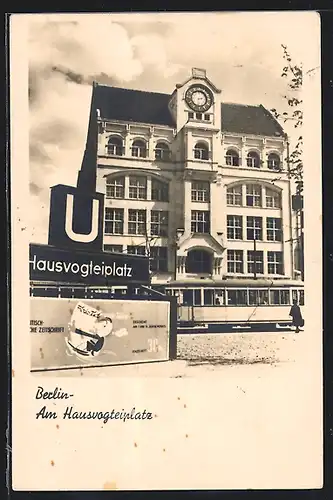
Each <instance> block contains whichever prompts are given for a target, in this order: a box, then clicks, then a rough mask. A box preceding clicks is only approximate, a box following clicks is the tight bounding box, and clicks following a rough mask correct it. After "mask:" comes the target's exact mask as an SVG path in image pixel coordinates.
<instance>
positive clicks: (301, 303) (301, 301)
mask: <svg viewBox="0 0 333 500" xmlns="http://www.w3.org/2000/svg"><path fill="white" fill-rule="evenodd" d="M298 303H299V305H300V306H304V290H299V302H298Z"/></svg>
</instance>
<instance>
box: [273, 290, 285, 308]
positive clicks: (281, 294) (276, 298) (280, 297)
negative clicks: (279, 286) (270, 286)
mask: <svg viewBox="0 0 333 500" xmlns="http://www.w3.org/2000/svg"><path fill="white" fill-rule="evenodd" d="M269 295H270V303H271V304H272V305H278V306H281V305H289V304H290V290H270V294H269Z"/></svg>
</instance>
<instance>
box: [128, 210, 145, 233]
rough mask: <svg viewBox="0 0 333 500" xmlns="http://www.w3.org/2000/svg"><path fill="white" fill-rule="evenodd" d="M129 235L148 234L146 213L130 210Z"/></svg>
mask: <svg viewBox="0 0 333 500" xmlns="http://www.w3.org/2000/svg"><path fill="white" fill-rule="evenodd" d="M128 233H129V234H146V211H145V210H133V209H129V210H128Z"/></svg>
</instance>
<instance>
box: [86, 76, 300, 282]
mask: <svg viewBox="0 0 333 500" xmlns="http://www.w3.org/2000/svg"><path fill="white" fill-rule="evenodd" d="M95 91H96V100H97V108H98V114H99V118H98V122H99V132H98V158H97V191H99V192H102V193H105V225H104V250H105V251H113V252H122V253H130V254H141V255H148V256H149V258H150V263H151V264H150V265H151V282H152V284H161V285H162V284H168V283H171V282H174V281H175V280H176V281H184V280H187V281H189V282H191V280H193V281H195V280H199V279H200V280H202V283H203V284H204V282H205V280H214V282H216V283H218V282H219V281H222V280H225V279H227V278H239V279H242V278H253V277H254V278H269V279H272V280H282V279H284V280H288V279H290V280H293V279H295V278H297V277H298V275H299V274H297V272H296V269H295V248H294V238H293V235H294V229H293V227H292V226H293V222H292V221H293V216H292V206H291V199H292V197H291V194H292V193H291V183H290V179H289V177H288V169H287V157H286V154H287V149H286V136H285V134H284V131H283V129H282V128H281V126H280V125H279V123H278V122H277V121H276V120H275V118H274V117H273V116H272V115H271V114H270V112H269V111H268V110H266V109H265V108H264V107H263V106H262V105H259V106H246V105H240V104H231V103H225V102H224V101H223V94H222V92H221V91H220V90H219V89H218V88H217V87H216V86H215V85H214V84H213V83H212V82H211V81H210V80H209V79H208V78H207V75H206V71H205V70H202V69H195V68H194V69H193V70H192V75H191V77H190V78H189V79H188V80H187V81H185V82H183V83H182V84H177V85H176V87H175V90H174V92H173V93H172V94H171V95H168V94H160V93H152V92H143V91H136V90H128V89H122V88H116V87H108V86H103V85H98V86H97V87H96V89H95Z"/></svg>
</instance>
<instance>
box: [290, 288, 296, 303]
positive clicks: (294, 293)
mask: <svg viewBox="0 0 333 500" xmlns="http://www.w3.org/2000/svg"><path fill="white" fill-rule="evenodd" d="M291 293H292V297H293V302H294V300H297V302H298V290H292V292H291Z"/></svg>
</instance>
